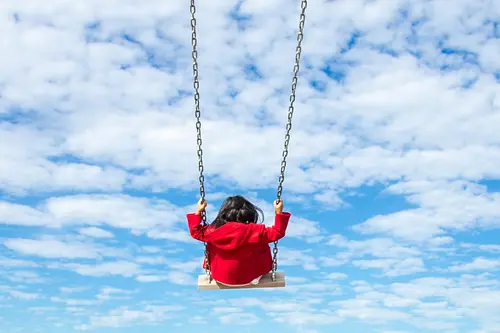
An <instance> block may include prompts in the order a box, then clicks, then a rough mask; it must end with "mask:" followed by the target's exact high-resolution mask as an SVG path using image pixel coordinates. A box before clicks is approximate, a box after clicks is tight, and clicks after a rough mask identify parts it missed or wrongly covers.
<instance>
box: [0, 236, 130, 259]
mask: <svg viewBox="0 0 500 333" xmlns="http://www.w3.org/2000/svg"><path fill="white" fill-rule="evenodd" d="M4 245H5V246H6V247H7V248H9V249H11V250H13V251H16V252H19V253H20V254H23V255H29V256H38V257H45V258H72V259H87V258H99V257H108V256H110V257H115V256H123V255H124V252H123V251H122V250H119V249H113V248H108V247H104V246H98V245H95V244H92V243H80V242H73V243H69V242H63V241H60V240H57V239H50V238H47V239H24V238H9V239H7V240H5V241H4Z"/></svg>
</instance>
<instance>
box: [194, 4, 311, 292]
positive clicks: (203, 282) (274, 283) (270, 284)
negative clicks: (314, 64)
mask: <svg viewBox="0 0 500 333" xmlns="http://www.w3.org/2000/svg"><path fill="white" fill-rule="evenodd" d="M300 7H301V10H302V11H301V14H300V20H299V32H298V35H297V48H296V50H295V66H294V67H293V79H292V91H291V94H290V106H289V107H288V122H287V124H286V134H285V143H284V149H283V154H282V157H283V160H282V161H281V173H280V177H279V184H278V190H277V200H281V195H282V192H283V182H284V180H285V168H286V157H287V156H288V144H289V142H290V130H291V129H292V116H293V112H294V106H293V103H294V102H295V90H296V88H297V74H298V72H299V64H300V54H301V52H302V47H301V44H302V39H303V36H304V35H303V32H304V24H305V19H306V16H305V11H306V8H307V0H301V6H300ZM190 12H191V44H192V46H193V51H192V57H193V87H194V94H193V96H194V103H195V117H196V130H197V145H198V151H197V154H198V169H199V172H200V176H199V181H200V196H201V199H203V200H204V199H205V185H204V181H205V177H204V175H203V150H202V148H201V144H202V139H201V121H200V115H201V112H200V94H199V92H198V89H199V86H200V84H199V81H198V51H197V49H196V46H197V44H198V40H197V37H196V18H195V13H196V6H195V0H191V6H190ZM201 218H202V225H203V226H206V225H207V221H206V213H205V211H203V212H202V213H201ZM204 245H205V260H206V263H207V265H206V269H205V271H206V274H205V275H200V276H198V290H219V289H250V288H252V289H253V288H279V287H285V274H284V273H283V272H277V271H276V270H277V268H278V258H277V255H278V242H277V241H276V242H274V248H273V267H272V270H271V272H270V273H268V274H265V275H264V276H262V277H261V279H260V281H259V283H258V284H256V285H253V284H248V285H241V286H228V285H224V284H221V283H218V282H217V281H215V280H214V279H213V278H212V275H211V273H210V263H209V260H208V249H207V243H204Z"/></svg>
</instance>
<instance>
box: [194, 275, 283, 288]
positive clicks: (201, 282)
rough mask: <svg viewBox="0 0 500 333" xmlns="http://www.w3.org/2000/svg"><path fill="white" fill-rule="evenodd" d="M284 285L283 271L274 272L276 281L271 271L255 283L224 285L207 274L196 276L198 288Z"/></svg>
mask: <svg viewBox="0 0 500 333" xmlns="http://www.w3.org/2000/svg"><path fill="white" fill-rule="evenodd" d="M283 287H285V273H283V272H276V281H273V280H272V277H271V273H268V274H265V275H264V276H262V278H261V279H260V281H259V283H258V284H256V285H253V284H248V285H244V286H226V285H224V284H222V283H218V282H217V281H215V280H213V279H212V281H210V278H209V277H208V275H206V274H203V275H199V276H198V290H221V289H256V288H283Z"/></svg>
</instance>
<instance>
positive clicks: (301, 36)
mask: <svg viewBox="0 0 500 333" xmlns="http://www.w3.org/2000/svg"><path fill="white" fill-rule="evenodd" d="M300 8H301V10H302V11H301V13H300V20H299V32H298V34H297V48H296V49H295V65H294V66H293V79H292V92H291V94H290V106H289V107H288V121H287V124H286V134H285V144H284V148H283V153H282V157H283V160H282V161H281V172H280V177H279V185H278V192H277V195H276V199H277V200H278V201H279V200H281V195H282V193H283V182H284V181H285V169H286V158H287V156H288V144H289V143H290V131H291V129H292V118H293V112H294V110H295V108H294V106H293V103H294V102H295V91H296V89H297V82H298V78H297V75H298V73H299V69H300V55H301V53H302V40H303V39H304V25H305V21H306V8H307V0H302V2H301V4H300ZM277 257H278V242H277V241H276V242H274V248H273V268H272V271H271V278H272V281H273V282H274V281H276V270H277V269H278V258H277Z"/></svg>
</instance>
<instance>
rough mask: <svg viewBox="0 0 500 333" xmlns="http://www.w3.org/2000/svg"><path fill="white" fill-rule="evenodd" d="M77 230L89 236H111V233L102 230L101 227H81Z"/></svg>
mask: <svg viewBox="0 0 500 333" xmlns="http://www.w3.org/2000/svg"><path fill="white" fill-rule="evenodd" d="M78 232H79V233H80V234H82V235H85V236H90V237H94V238H113V237H114V236H113V234H112V233H111V232H109V231H107V230H103V229H101V228H96V227H90V228H82V229H80V230H78Z"/></svg>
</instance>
